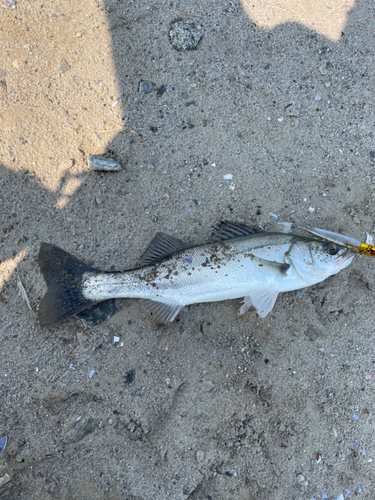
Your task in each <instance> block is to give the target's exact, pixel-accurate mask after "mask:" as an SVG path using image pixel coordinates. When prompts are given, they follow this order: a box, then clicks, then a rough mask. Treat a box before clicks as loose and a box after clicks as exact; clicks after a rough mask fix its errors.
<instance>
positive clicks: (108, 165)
mask: <svg viewBox="0 0 375 500" xmlns="http://www.w3.org/2000/svg"><path fill="white" fill-rule="evenodd" d="M87 164H88V166H89V167H90V169H91V170H105V171H117V170H121V165H120V164H119V163H117V161H115V160H112V159H111V158H104V156H99V155H91V156H89V157H88V158H87Z"/></svg>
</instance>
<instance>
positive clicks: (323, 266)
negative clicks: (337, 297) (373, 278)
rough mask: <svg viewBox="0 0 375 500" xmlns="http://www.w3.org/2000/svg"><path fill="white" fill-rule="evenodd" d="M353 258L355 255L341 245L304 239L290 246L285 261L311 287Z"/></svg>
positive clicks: (339, 269) (342, 267)
mask: <svg viewBox="0 0 375 500" xmlns="http://www.w3.org/2000/svg"><path fill="white" fill-rule="evenodd" d="M354 256H355V253H354V252H353V251H352V250H350V249H349V248H348V247H345V246H343V245H339V244H337V243H334V242H332V241H318V240H308V239H307V238H306V239H305V240H301V241H296V242H295V243H294V244H293V245H292V248H291V249H290V251H289V253H288V255H287V256H286V259H285V260H286V263H287V264H291V265H293V267H294V268H295V270H296V271H297V273H298V274H299V275H300V276H301V278H303V279H304V280H305V281H306V282H307V283H308V284H310V285H311V284H314V283H319V282H320V281H323V280H324V279H326V278H328V277H329V276H331V275H332V274H336V273H338V272H339V271H341V269H344V268H345V267H346V266H348V265H349V264H350V263H351V261H352V260H353V258H354Z"/></svg>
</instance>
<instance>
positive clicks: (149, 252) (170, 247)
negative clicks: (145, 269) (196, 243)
mask: <svg viewBox="0 0 375 500" xmlns="http://www.w3.org/2000/svg"><path fill="white" fill-rule="evenodd" d="M187 248H191V245H189V244H188V243H185V242H184V241H181V240H178V239H177V238H174V237H173V236H169V235H168V234H163V233H157V234H156V236H155V237H154V239H153V240H152V241H151V243H150V244H149V245H148V247H147V248H146V250H145V252H144V253H143V255H142V257H141V258H140V259H139V264H140V265H141V266H149V265H150V264H154V263H155V262H158V261H160V260H162V259H165V258H167V257H169V256H170V255H172V254H174V253H176V252H181V251H182V250H186V249H187Z"/></svg>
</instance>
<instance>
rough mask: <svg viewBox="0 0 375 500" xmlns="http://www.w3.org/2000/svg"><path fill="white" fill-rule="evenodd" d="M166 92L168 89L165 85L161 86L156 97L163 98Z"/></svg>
mask: <svg viewBox="0 0 375 500" xmlns="http://www.w3.org/2000/svg"><path fill="white" fill-rule="evenodd" d="M166 91H167V87H166V86H165V85H161V86H160V87H159V88H158V90H157V92H156V97H161V96H162V95H163V94H164V93H165V92H166Z"/></svg>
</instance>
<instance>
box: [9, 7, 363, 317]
mask: <svg viewBox="0 0 375 500" xmlns="http://www.w3.org/2000/svg"><path fill="white" fill-rule="evenodd" d="M104 3H105V9H106V12H107V19H108V23H109V26H110V28H111V31H112V49H113V59H114V64H115V68H116V74H117V80H118V85H119V94H120V98H121V104H122V108H123V118H124V129H123V131H122V132H121V133H119V134H118V135H117V136H116V137H115V138H114V139H113V140H112V141H111V142H110V143H109V144H108V147H107V154H108V156H111V157H113V158H115V159H116V160H117V161H119V162H120V163H121V164H122V165H123V167H124V169H123V170H122V171H121V172H119V173H94V172H89V173H87V174H85V175H84V176H83V177H84V182H83V183H82V185H81V186H80V188H78V189H77V191H75V192H74V193H73V194H72V195H70V196H69V200H68V203H67V204H66V206H64V207H63V208H62V209H61V210H59V209H57V208H56V203H57V201H58V199H59V198H60V197H61V194H63V193H62V192H60V193H51V192H49V191H47V190H45V189H44V188H43V187H42V186H41V184H40V183H39V182H38V180H37V179H35V178H33V177H32V175H31V174H30V173H29V172H26V171H25V172H17V173H16V172H13V171H12V170H9V169H7V168H6V167H5V166H0V182H2V183H3V185H4V186H7V190H6V192H4V190H3V191H0V196H1V199H0V203H1V209H2V210H1V213H2V215H1V223H2V233H0V234H1V238H2V243H3V245H2V247H1V249H0V258H1V261H3V260H6V259H9V258H10V257H12V256H14V254H15V252H17V251H18V250H22V249H24V248H25V247H26V246H27V247H28V248H30V249H31V250H30V252H31V255H32V256H33V258H35V256H36V253H37V250H38V246H39V244H40V242H41V241H50V242H53V243H55V244H57V245H59V246H61V247H63V248H64V249H66V250H67V251H69V252H71V253H73V254H75V255H77V256H78V257H79V258H82V260H84V261H85V262H87V263H89V264H91V263H93V262H95V265H96V266H97V267H99V268H100V267H101V268H103V269H106V270H111V269H112V270H113V269H115V270H119V269H121V268H125V267H128V265H129V262H127V260H130V263H133V264H134V263H135V260H136V257H137V256H134V258H132V259H128V256H127V255H126V248H127V247H128V243H129V239H130V238H132V237H133V236H134V231H133V224H132V222H133V220H136V221H137V231H136V233H137V234H138V236H136V238H138V240H139V239H141V240H142V241H140V243H139V251H141V246H140V245H142V246H143V248H144V242H145V240H146V236H147V239H148V240H150V239H151V237H152V236H153V235H154V234H155V232H156V231H157V230H164V228H167V230H168V228H170V230H172V228H173V230H176V231H177V229H174V228H175V227H179V228H180V227H182V229H183V230H184V231H185V232H186V233H187V234H190V235H191V238H192V239H193V240H194V241H199V240H201V241H202V240H203V239H204V238H203V237H202V235H203V234H204V232H203V230H202V229H201V227H200V226H201V220H203V219H205V220H206V221H214V220H215V219H221V218H228V217H231V218H232V219H236V218H240V217H243V216H245V215H246V216H252V215H254V214H255V213H257V211H259V212H260V210H259V206H261V205H262V204H263V203H264V200H265V199H266V200H267V199H269V198H270V197H271V196H272V193H273V191H274V190H275V186H274V185H273V184H272V183H271V182H270V181H269V179H271V178H274V177H276V178H277V176H280V175H283V172H287V173H288V171H289V172H290V182H291V183H293V184H294V185H295V187H296V188H298V183H299V179H300V178H301V175H302V174H301V171H302V170H303V175H304V176H305V177H311V181H312V182H313V183H314V186H315V187H317V188H319V189H324V186H325V183H326V181H327V180H326V179H325V177H324V169H323V171H322V172H320V173H314V172H313V170H314V167H315V166H316V164H318V163H319V162H324V161H326V159H327V154H328V153H327V151H328V150H329V146H327V147H326V149H324V147H322V144H323V142H324V140H325V139H327V133H328V134H330V133H335V134H336V135H339V136H340V137H341V138H342V139H340V140H339V141H338V142H337V144H336V146H339V145H340V144H342V145H343V146H346V145H347V144H348V137H347V136H346V135H345V133H343V132H342V131H341V129H342V125H341V123H342V117H343V114H344V113H345V110H344V111H342V109H340V108H341V107H345V106H346V105H347V104H348V103H349V102H350V100H351V98H352V97H353V96H354V95H356V94H358V91H359V90H360V89H361V86H362V85H363V84H366V82H367V81H368V80H367V79H368V74H367V71H366V70H365V68H364V67H365V66H366V62H365V60H364V59H366V55H367V54H368V49H367V48H366V46H364V45H363V44H362V45H359V44H358V43H357V42H356V41H355V35H356V31H355V22H356V19H357V18H358V17H359V16H360V15H361V11H362V10H363V9H364V8H366V9H371V6H370V7H369V6H368V5H366V6H365V4H364V3H363V2H357V3H356V4H355V6H354V8H353V10H352V11H351V12H350V13H349V16H348V19H349V21H348V24H347V26H346V27H345V30H344V32H343V33H342V36H341V38H340V40H339V42H338V43H337V44H335V43H332V42H330V41H329V40H327V39H325V38H324V37H323V36H320V35H318V34H316V33H315V32H313V31H310V30H308V29H307V28H305V27H302V26H300V25H297V24H286V25H282V26H278V27H277V28H275V29H274V30H272V31H264V30H262V29H260V28H258V27H257V26H255V24H254V23H253V22H252V21H251V20H250V19H249V17H248V16H247V14H246V13H245V12H244V11H243V9H242V7H241V5H240V4H238V3H235V2H229V3H212V4H202V3H199V2H189V3H188V4H187V3H186V2H172V3H170V4H168V5H167V4H158V3H157V2H155V3H154V4H150V3H149V2H146V1H143V0H141V1H137V2H133V3H123V2H119V1H110V0H107V1H105V2H104ZM181 11H182V14H181ZM176 12H179V13H178V14H175V13H176ZM186 12H188V13H189V14H190V15H186ZM181 19H191V20H192V21H193V22H194V23H196V24H197V25H199V26H200V27H201V30H202V39H201V41H200V43H199V45H198V48H197V50H194V51H187V52H183V51H180V52H179V51H177V50H175V49H174V48H173V47H172V45H171V43H170V39H169V30H170V28H171V24H172V23H173V22H175V21H177V20H181ZM364 29H365V28H364ZM368 29H369V28H368ZM363 36H365V33H363ZM348 47H349V48H350V54H351V58H352V59H351V62H349V61H347V59H346V62H345V63H344V64H342V63H341V62H340V61H342V60H345V54H346V52H347V51H348ZM348 71H351V78H350V81H346V80H345V75H347V72H348ZM141 81H149V82H151V83H152V85H153V89H154V90H153V92H151V93H148V94H145V93H142V92H139V84H140V82H141ZM328 84H329V85H328ZM316 95H318V96H321V98H322V101H314V99H315V98H316V97H315V96H316ZM329 102H331V103H334V105H335V115H334V119H333V120H332V123H331V124H330V127H329V128H328V129H322V127H321V123H322V122H321V121H320V117H321V114H322V112H323V111H327V110H328V108H329V107H330V106H331V105H330V104H329ZM340 103H342V104H340ZM304 106H306V107H305V108H304ZM327 112H328V111H327ZM268 118H269V120H268ZM281 123H283V124H284V125H282V126H281V125H280V124H281ZM349 140H350V139H349ZM371 140H372V139H368V140H367V139H366V140H364V141H363V143H364V146H363V147H370V146H369V141H371ZM340 141H341V142H340ZM280 144H282V148H280ZM301 151H302V152H303V154H302V156H301ZM84 153H85V155H86V156H87V155H89V154H91V153H92V152H91V151H85V152H84ZM337 163H338V168H339V167H341V166H342V165H340V162H339V161H338V162H337ZM232 168H234V169H235V170H236V173H237V175H236V183H237V186H238V185H241V186H242V187H243V186H248V189H247V191H246V192H245V194H246V196H245V195H243V194H241V193H240V194H236V193H237V191H233V190H232V191H231V190H230V189H228V187H227V186H225V192H224V193H223V189H224V188H221V187H220V186H219V183H218V179H222V176H223V174H226V173H230V172H231V169H232ZM301 169H302V170H301ZM215 176H216V177H217V176H219V177H218V179H217V178H216V180H215V182H213V181H212V178H214V177H215ZM67 180H69V173H67V176H66V178H64V179H62V184H61V190H63V185H64V183H65V182H66V181H67ZM276 184H277V181H276ZM202 185H206V186H207V185H209V186H211V185H212V192H211V199H210V200H209V202H208V203H206V200H205V199H204V198H203V199H202V196H201V193H202ZM8 186H11V188H10V189H8ZM103 186H104V187H103ZM228 186H229V184H228ZM234 187H235V186H233V189H234ZM100 189H101V190H102V193H101V194H100ZM103 192H104V194H103ZM98 193H99V194H98ZM140 195H141V196H142V200H141V199H140ZM134 196H136V197H137V198H136V199H135V198H134ZM280 197H281V199H282V198H283V195H282V194H281V196H280ZM99 198H101V199H99ZM106 199H110V200H111V201H112V203H115V204H116V207H117V210H116V212H113V210H111V207H110V205H107V204H106ZM283 201H284V200H282V201H280V202H279V205H280V206H282V204H283ZM287 203H288V204H289V203H291V204H298V203H299V201H298V200H294V199H290V200H287ZM171 204H173V209H171ZM140 207H142V208H140ZM237 207H238V208H239V207H241V212H240V211H239V210H237ZM171 214H173V216H172V217H171ZM31 219H32V220H34V221H35V220H36V221H37V222H38V224H39V229H38V231H31V230H30V229H29V221H30V220H31ZM143 225H144V226H147V229H148V230H149V232H148V233H147V235H146V234H145V235H144V236H145V238H141V237H140V236H139V232H140V231H139V227H140V226H143ZM90 226H92V227H93V229H94V231H92V232H89V233H88V231H87V228H88V227H90ZM206 231H209V227H207V228H206ZM80 234H85V235H88V238H86V239H85V241H82V238H81V236H80ZM141 234H144V233H141ZM206 234H207V233H206ZM114 240H116V242H115V243H116V246H118V248H119V252H118V253H117V255H114V253H113V251H112V250H111V249H112V248H113V245H114ZM138 240H137V239H136V241H138ZM99 255H100V256H101V259H102V260H101V261H100V260H99ZM103 259H104V260H103ZM39 279H40V278H39ZM35 305H36V304H35ZM113 311H114V309H113Z"/></svg>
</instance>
